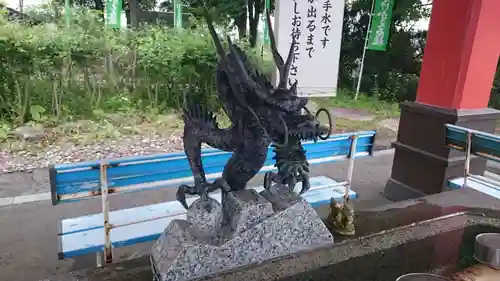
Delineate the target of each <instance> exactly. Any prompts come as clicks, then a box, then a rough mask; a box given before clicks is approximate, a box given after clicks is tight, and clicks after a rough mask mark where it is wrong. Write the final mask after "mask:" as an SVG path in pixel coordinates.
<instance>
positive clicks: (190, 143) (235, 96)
mask: <svg viewBox="0 0 500 281" xmlns="http://www.w3.org/2000/svg"><path fill="white" fill-rule="evenodd" d="M267 21H268V24H269V25H268V26H269V27H270V28H269V35H270V38H271V51H272V55H273V58H274V61H275V63H276V66H277V68H278V73H279V82H278V85H277V87H276V88H275V87H273V85H272V84H271V82H270V81H269V80H268V79H267V78H266V77H265V76H264V75H263V74H261V73H260V72H259V71H257V70H256V69H255V68H254V67H252V65H251V63H250V61H249V59H248V57H247V56H246V55H245V53H244V52H243V51H242V50H241V49H240V48H239V47H238V46H236V45H235V44H233V43H232V42H231V39H230V38H229V37H228V38H227V44H228V46H229V48H228V51H227V52H226V51H224V48H223V45H222V42H221V40H220V38H219V37H218V35H217V33H216V31H215V29H214V26H213V24H212V21H211V20H210V19H209V18H208V17H207V22H208V27H209V30H210V33H211V35H212V37H213V41H214V44H215V47H216V51H217V54H218V57H219V61H218V63H217V68H216V86H217V90H218V94H219V96H218V99H219V102H220V103H221V104H222V107H223V110H224V111H225V113H226V114H227V116H228V117H229V120H230V121H231V125H230V126H229V127H228V128H220V127H219V125H218V124H217V122H216V119H215V116H214V114H213V113H211V112H209V111H208V110H207V109H206V108H205V107H203V106H201V105H199V104H193V103H189V102H186V105H185V108H184V110H183V119H184V124H185V125H184V136H183V140H184V151H185V153H186V155H187V159H188V161H189V164H190V167H191V170H192V173H193V176H194V185H193V186H188V185H182V186H180V187H179V189H178V192H177V200H178V201H179V202H180V203H181V204H182V205H183V206H184V207H185V208H188V206H187V203H186V195H187V194H189V195H198V196H200V198H201V199H202V201H206V202H208V194H209V193H210V192H212V191H215V190H216V189H221V190H222V191H223V192H230V191H236V190H241V189H244V188H245V187H246V184H247V182H248V181H249V180H250V179H251V178H252V177H254V176H255V175H256V174H257V173H258V172H259V170H260V169H261V168H262V167H263V165H264V162H265V160H266V158H267V152H268V147H269V145H270V144H272V146H273V147H274V152H275V157H274V159H276V165H275V166H276V167H277V168H278V171H277V173H273V172H270V173H267V174H266V175H265V182H264V187H265V188H269V187H270V186H271V185H272V183H273V182H274V183H279V184H283V185H288V187H289V190H290V191H293V189H294V187H295V184H296V183H297V182H302V190H301V191H300V193H303V192H305V191H307V190H308V189H309V176H308V172H309V164H308V162H307V159H306V155H305V150H304V148H303V147H302V144H301V141H304V140H313V141H317V140H318V139H326V138H328V136H329V135H330V133H331V131H332V120H331V117H330V115H329V113H328V111H327V110H325V109H320V110H319V111H318V112H317V113H316V115H312V114H311V113H310V111H309V110H308V109H307V108H306V107H305V106H306V104H307V102H308V101H307V99H306V98H302V97H298V95H297V82H295V83H294V84H293V85H292V86H291V87H290V88H288V87H287V85H288V74H289V71H290V65H291V62H292V57H293V56H292V52H293V50H294V46H295V41H293V42H292V44H291V46H290V51H289V53H288V57H287V59H286V61H284V60H283V58H282V57H281V56H280V55H279V53H278V51H277V48H276V43H275V40H274V34H273V31H272V28H271V24H270V23H271V20H270V15H269V14H267ZM320 112H324V113H326V115H327V117H328V120H329V126H323V125H321V124H320V123H319V121H318V118H317V117H318V114H319V113H320ZM202 143H206V144H208V145H209V146H211V147H214V148H217V149H220V150H223V151H228V152H232V156H231V158H230V159H229V161H228V162H227V164H226V165H225V167H224V170H223V173H222V176H221V177H220V178H219V179H217V180H215V181H214V182H213V183H209V182H207V179H206V177H205V172H204V169H203V164H202V156H201V145H202ZM206 208H207V209H209V208H210V206H206Z"/></svg>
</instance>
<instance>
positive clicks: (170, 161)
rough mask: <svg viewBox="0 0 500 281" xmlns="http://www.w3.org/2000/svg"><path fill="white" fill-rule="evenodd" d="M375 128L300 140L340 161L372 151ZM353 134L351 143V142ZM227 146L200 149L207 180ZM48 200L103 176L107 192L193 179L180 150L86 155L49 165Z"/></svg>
mask: <svg viewBox="0 0 500 281" xmlns="http://www.w3.org/2000/svg"><path fill="white" fill-rule="evenodd" d="M375 135H376V132H375V131H362V132H356V133H344V134H337V135H333V136H331V137H330V138H329V139H327V140H321V141H318V142H316V143H314V142H305V143H304V144H303V146H304V149H305V150H306V155H307V159H308V161H309V163H310V164H317V163H327V162H333V161H342V160H345V159H349V158H351V157H350V156H351V155H350V152H351V149H353V151H355V153H354V157H352V159H354V158H358V157H362V156H368V155H371V154H372V153H373V144H374V140H375ZM354 139H356V142H355V144H356V145H355V146H353V147H352V148H351V146H352V144H353V140H354ZM231 154H232V153H231V152H224V151H220V150H217V149H212V148H207V149H203V150H202V162H203V166H204V168H205V173H206V176H207V179H208V180H213V179H216V178H217V177H220V175H221V173H222V171H223V168H224V165H225V164H226V163H227V161H228V159H229V157H231ZM273 157H274V153H273V152H272V149H271V148H269V152H268V155H267V159H266V161H265V164H264V167H263V168H262V169H261V171H260V172H261V173H262V172H267V171H272V170H275V169H276V168H275V167H274V164H275V160H274V159H273ZM49 173H50V184H51V193H52V203H53V204H54V205H56V204H58V203H63V202H71V201H79V200H82V199H88V198H92V197H95V196H100V195H101V185H102V184H103V181H105V182H106V183H105V184H107V193H108V194H112V193H119V192H134V191H142V190H148V189H157V188H165V187H175V188H177V187H178V186H179V185H180V184H188V183H191V182H192V181H193V179H192V174H191V169H190V167H189V163H188V161H187V159H186V155H185V153H184V152H178V153H167V154H158V155H147V156H139V157H125V158H119V159H111V160H100V161H89V162H81V163H75V164H63V165H53V166H50V167H49Z"/></svg>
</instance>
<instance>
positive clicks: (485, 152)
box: [446, 124, 500, 162]
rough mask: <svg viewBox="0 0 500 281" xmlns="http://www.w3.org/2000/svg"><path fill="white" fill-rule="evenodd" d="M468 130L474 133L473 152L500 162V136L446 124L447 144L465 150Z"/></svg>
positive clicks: (472, 140)
mask: <svg viewBox="0 0 500 281" xmlns="http://www.w3.org/2000/svg"><path fill="white" fill-rule="evenodd" d="M467 132H471V133H472V138H471V153H472V154H474V155H478V156H481V157H484V158H487V159H489V160H492V161H495V162H500V136H497V135H493V134H489V133H485V132H481V131H477V130H472V129H468V128H464V127H460V126H456V125H450V124H447V125H446V146H448V147H449V148H452V149H456V150H459V151H465V147H466V141H467Z"/></svg>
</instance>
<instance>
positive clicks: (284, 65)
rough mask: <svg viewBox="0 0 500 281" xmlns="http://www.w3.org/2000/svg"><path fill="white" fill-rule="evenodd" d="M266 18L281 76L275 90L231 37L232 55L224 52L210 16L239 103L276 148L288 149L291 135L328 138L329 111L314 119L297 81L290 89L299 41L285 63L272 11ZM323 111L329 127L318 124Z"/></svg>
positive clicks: (213, 36)
mask: <svg viewBox="0 0 500 281" xmlns="http://www.w3.org/2000/svg"><path fill="white" fill-rule="evenodd" d="M266 16H267V17H266V18H267V23H268V26H269V37H270V39H271V40H270V41H271V51H272V55H273V59H274V62H275V63H276V66H277V68H278V73H279V82H278V84H277V86H276V87H273V85H272V84H271V82H270V81H269V80H268V79H267V78H266V77H265V76H264V75H262V74H261V73H260V72H259V71H258V70H256V69H254V68H253V67H251V64H250V62H249V60H248V58H247V56H246V55H245V53H244V52H243V51H242V50H241V49H240V48H239V47H238V46H236V45H235V44H233V43H232V42H231V38H229V36H228V37H227V41H228V45H229V52H228V53H226V52H225V51H224V49H223V47H222V43H221V41H220V38H219V37H218V35H217V33H216V32H215V29H214V27H213V24H212V21H211V20H210V19H209V18H208V17H207V22H208V27H209V30H210V33H211V35H212V38H213V40H214V44H215V47H216V50H217V53H218V55H219V57H220V59H221V60H222V61H221V62H222V63H221V66H222V67H223V70H224V71H225V72H226V73H228V74H230V75H228V80H229V84H230V85H229V86H230V87H231V89H233V94H234V97H235V100H236V101H237V102H238V103H239V105H240V106H241V107H243V108H246V109H247V110H248V111H249V113H250V114H251V115H253V116H254V118H255V120H256V121H257V122H258V123H259V124H260V125H261V127H262V128H263V129H264V133H265V134H266V135H267V136H268V137H269V138H270V139H271V140H272V141H273V142H274V144H275V145H276V146H286V145H287V142H288V138H289V137H290V136H292V137H298V138H299V139H301V140H314V141H316V140H317V139H318V138H320V139H326V138H328V136H329V135H330V134H331V132H332V130H333V129H332V126H333V124H332V119H331V116H330V114H329V112H328V111H327V110H326V109H320V110H318V111H317V113H316V115H314V116H313V115H312V114H311V112H310V111H309V110H308V109H307V107H306V105H307V102H308V99H307V98H304V97H299V96H298V95H297V82H295V83H294V84H293V85H292V86H290V87H287V84H288V76H289V72H290V66H291V64H292V58H293V51H294V47H295V44H296V42H295V39H294V40H293V41H292V44H291V46H290V50H289V52H288V56H287V59H286V61H284V60H283V58H282V57H281V56H280V54H279V53H278V50H277V47H276V42H275V38H274V32H273V29H272V25H271V16H270V14H269V12H267V15H266ZM321 112H324V113H325V114H326V116H327V118H328V121H329V126H322V125H321V124H320V122H319V121H318V115H319V114H320V113H321ZM262 122H265V123H266V124H265V125H264V124H262ZM278 141H279V142H281V143H279V142H278Z"/></svg>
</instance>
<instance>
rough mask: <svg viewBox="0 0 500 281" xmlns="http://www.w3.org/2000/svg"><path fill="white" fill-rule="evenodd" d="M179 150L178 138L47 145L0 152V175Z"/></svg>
mask: <svg viewBox="0 0 500 281" xmlns="http://www.w3.org/2000/svg"><path fill="white" fill-rule="evenodd" d="M179 150H182V137H181V135H177V134H176V135H170V136H168V137H165V136H160V135H148V136H127V137H124V138H122V139H119V140H102V141H99V142H97V143H94V144H91V145H75V144H71V143H68V144H64V145H49V146H48V147H46V148H45V149H43V150H41V151H39V152H38V153H36V154H34V153H28V152H26V151H19V152H14V153H9V152H7V151H1V152H0V173H9V172H26V171H31V170H33V169H37V168H45V167H47V166H48V165H50V164H65V163H74V162H80V161H87V160H98V159H103V158H107V159H109V158H118V157H124V156H137V155H144V154H154V153H165V152H172V151H179Z"/></svg>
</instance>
